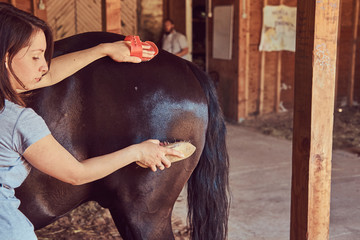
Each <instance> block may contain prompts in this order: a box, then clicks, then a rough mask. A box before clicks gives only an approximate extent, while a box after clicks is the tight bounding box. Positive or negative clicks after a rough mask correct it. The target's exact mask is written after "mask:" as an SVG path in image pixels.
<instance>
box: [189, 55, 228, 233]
mask: <svg viewBox="0 0 360 240" xmlns="http://www.w3.org/2000/svg"><path fill="white" fill-rule="evenodd" d="M188 66H189V67H190V69H191V70H192V72H193V73H194V75H195V76H196V78H197V79H198V80H199V82H200V84H201V86H202V88H203V90H204V93H205V95H206V97H207V100H208V114H209V122H208V127H207V132H206V142H205V146H204V150H203V152H202V155H201V157H200V161H199V164H198V165H197V167H196V168H195V170H194V172H193V174H192V175H191V177H190V179H189V181H188V191H187V192H188V207H189V212H188V219H189V225H190V231H191V239H193V240H200V239H204V240H211V239H214V240H223V239H226V237H227V230H228V217H229V205H230V193H229V156H228V153H227V149H226V139H225V138H226V126H225V120H224V117H223V114H222V111H221V109H220V106H219V102H218V99H217V95H216V89H215V87H214V84H213V82H212V80H211V79H210V77H209V76H208V75H207V74H206V73H205V72H203V71H202V70H200V69H199V68H198V67H197V66H195V65H194V64H193V63H190V62H189V63H188Z"/></svg>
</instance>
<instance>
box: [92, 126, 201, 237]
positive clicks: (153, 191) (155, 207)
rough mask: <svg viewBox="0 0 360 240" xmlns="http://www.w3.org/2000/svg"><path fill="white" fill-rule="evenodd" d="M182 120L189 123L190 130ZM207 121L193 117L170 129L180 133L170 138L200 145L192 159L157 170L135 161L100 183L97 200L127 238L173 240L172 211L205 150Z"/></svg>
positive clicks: (172, 134) (175, 133)
mask: <svg viewBox="0 0 360 240" xmlns="http://www.w3.org/2000/svg"><path fill="white" fill-rule="evenodd" d="M182 123H184V124H186V127H187V129H185V127H184V126H183V125H182ZM189 123H191V124H190V125H191V126H190V125H189ZM204 124H205V123H204V122H202V121H199V120H198V121H195V120H194V119H192V120H191V121H180V122H179V123H178V124H176V126H177V127H178V128H177V129H175V130H171V131H169V132H171V133H170V134H169V135H171V136H177V137H173V138H172V137H169V138H168V139H169V141H170V139H187V140H190V141H191V143H193V144H194V145H195V146H196V147H197V149H196V151H195V153H194V154H193V155H192V156H191V157H190V158H188V159H185V160H183V161H180V162H177V163H173V164H172V166H171V167H170V168H168V169H165V170H163V171H160V170H158V171H156V172H152V171H151V170H150V169H143V168H141V167H139V166H137V165H136V164H132V165H130V166H128V167H125V168H124V169H121V170H120V171H118V172H117V173H115V174H113V175H111V176H109V177H107V178H105V179H103V180H102V181H101V182H99V183H101V186H100V185H99V187H97V189H98V198H97V199H96V200H97V201H98V202H99V203H100V204H101V205H102V206H104V207H107V208H109V210H110V212H111V214H112V216H113V219H114V222H115V224H116V226H117V228H118V230H119V232H120V234H121V236H122V237H123V238H124V239H127V240H128V239H139V240H140V239H147V240H159V239H167V240H168V239H174V234H173V231H172V226H171V214H172V210H173V207H174V204H175V202H176V200H177V198H178V196H179V194H180V192H181V190H182V189H183V187H184V185H185V184H186V182H187V180H188V179H189V177H190V175H191V173H192V172H193V170H194V169H195V167H196V165H197V163H198V161H199V158H200V155H201V153H202V150H203V146H204V141H205V126H204ZM103 191H106V193H105V192H103ZM102 196H104V197H102ZM105 196H113V197H111V198H109V197H105Z"/></svg>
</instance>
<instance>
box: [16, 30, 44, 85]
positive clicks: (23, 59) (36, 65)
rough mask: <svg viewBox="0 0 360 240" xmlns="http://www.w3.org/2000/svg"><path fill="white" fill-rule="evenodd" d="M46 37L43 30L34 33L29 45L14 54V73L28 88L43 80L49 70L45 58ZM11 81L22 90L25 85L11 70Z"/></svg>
mask: <svg viewBox="0 0 360 240" xmlns="http://www.w3.org/2000/svg"><path fill="white" fill-rule="evenodd" d="M45 49H46V38H45V34H44V32H43V31H40V30H39V31H36V32H34V33H33V36H32V39H31V40H30V44H29V46H26V47H24V48H22V49H21V50H20V51H19V52H18V53H16V55H15V56H14V58H13V60H12V63H11V66H12V69H13V71H14V74H15V75H16V76H17V77H18V79H20V81H21V82H22V83H23V84H24V85H25V87H26V88H31V87H32V86H33V85H34V84H36V83H37V82H39V81H40V80H41V77H42V75H44V74H45V73H46V72H47V71H48V65H47V62H46V60H45V56H44V53H45ZM9 76H10V81H11V84H12V86H13V88H14V89H19V90H22V89H23V87H22V86H21V85H20V84H19V83H18V82H17V81H16V79H15V78H14V76H13V75H12V74H11V72H10V71H9Z"/></svg>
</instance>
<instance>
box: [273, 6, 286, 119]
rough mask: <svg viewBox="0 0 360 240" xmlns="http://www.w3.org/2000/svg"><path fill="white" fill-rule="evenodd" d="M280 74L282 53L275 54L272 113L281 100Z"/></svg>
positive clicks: (276, 110) (277, 109) (276, 109)
mask: <svg viewBox="0 0 360 240" xmlns="http://www.w3.org/2000/svg"><path fill="white" fill-rule="evenodd" d="M283 4H284V0H280V5H283ZM281 72H282V51H281V52H278V53H277V71H276V86H275V104H274V111H275V112H279V106H280V98H281V77H282V75H281Z"/></svg>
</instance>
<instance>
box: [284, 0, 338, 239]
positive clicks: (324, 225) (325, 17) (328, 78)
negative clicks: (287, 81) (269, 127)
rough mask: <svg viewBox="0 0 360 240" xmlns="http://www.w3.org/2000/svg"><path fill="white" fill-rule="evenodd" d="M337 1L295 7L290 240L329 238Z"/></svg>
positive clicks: (305, 2) (309, 0)
mask: <svg viewBox="0 0 360 240" xmlns="http://www.w3.org/2000/svg"><path fill="white" fill-rule="evenodd" d="M339 9H340V0H317V1H314V0H301V1H298V5H297V35H296V36H297V42H296V55H295V89H294V91H295V94H294V97H295V104H294V133H293V134H294V136H293V156H292V158H293V164H292V189H291V221H290V239H291V240H304V239H309V240H310V239H311V240H324V239H328V238H329V221H330V220H329V218H330V185H331V157H332V131H333V112H334V92H335V78H336V76H335V72H336V54H337V34H338V18H339Z"/></svg>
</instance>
